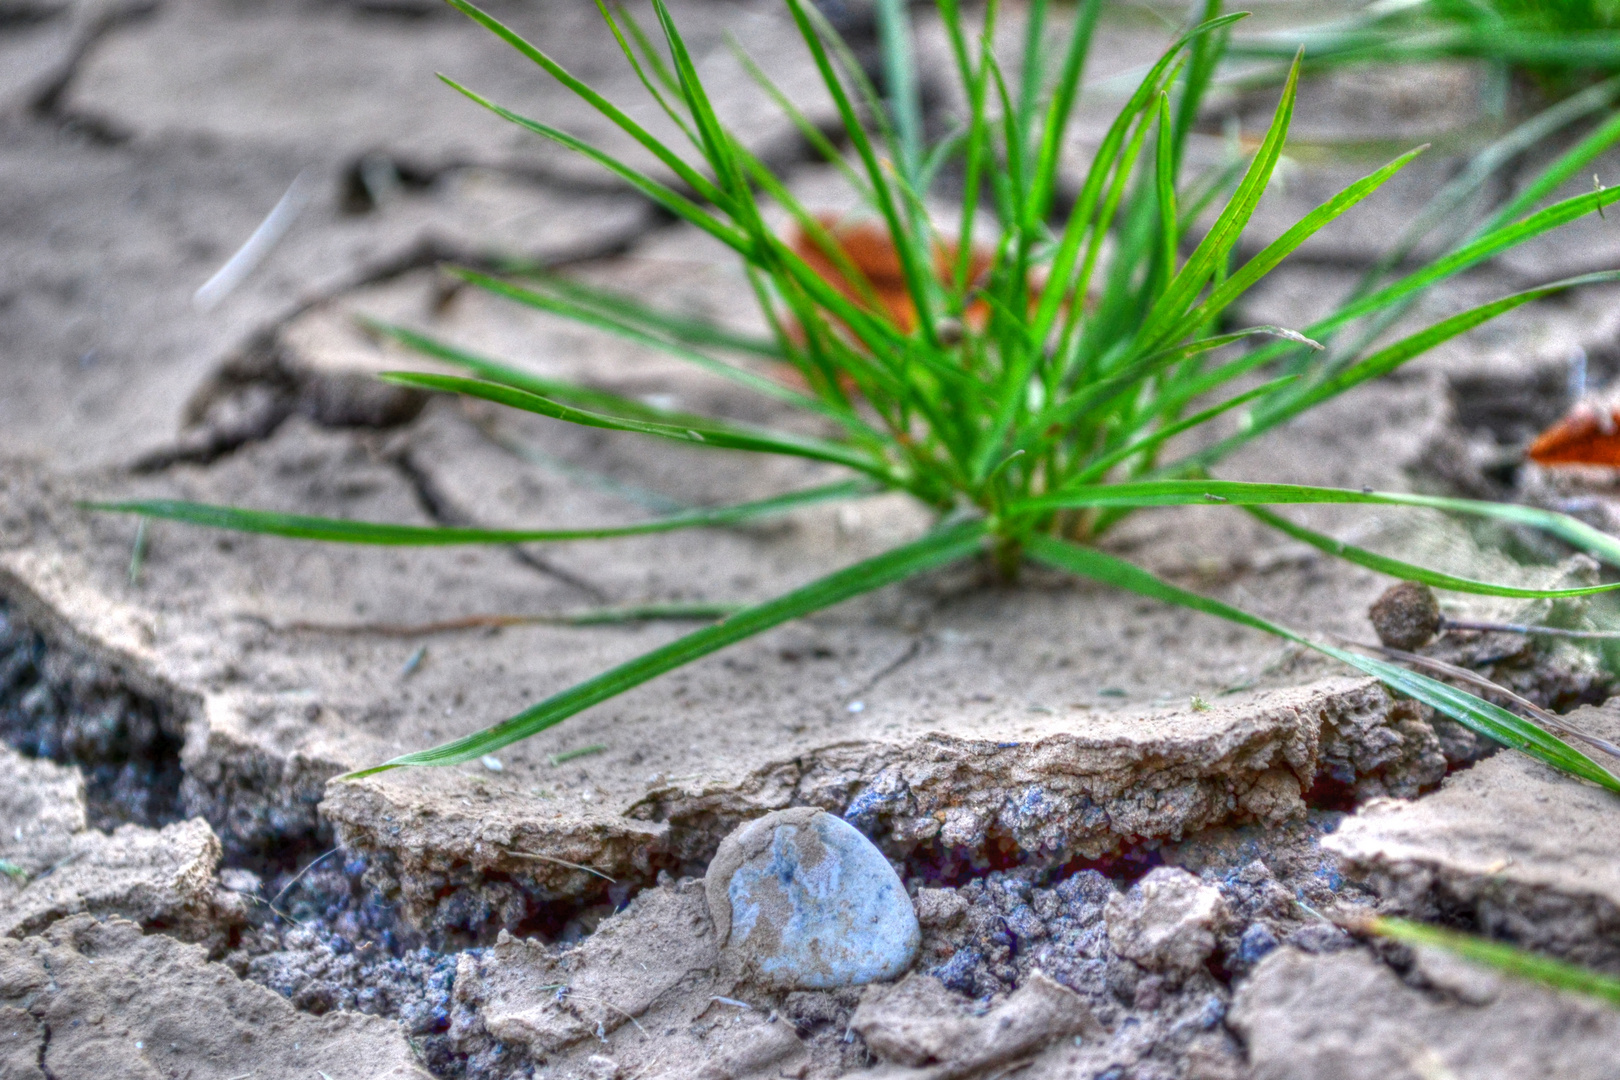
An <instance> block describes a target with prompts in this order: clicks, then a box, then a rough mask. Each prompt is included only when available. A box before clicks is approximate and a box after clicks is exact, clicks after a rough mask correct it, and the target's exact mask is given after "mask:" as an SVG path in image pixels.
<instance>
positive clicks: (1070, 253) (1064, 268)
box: [986, 12, 1248, 342]
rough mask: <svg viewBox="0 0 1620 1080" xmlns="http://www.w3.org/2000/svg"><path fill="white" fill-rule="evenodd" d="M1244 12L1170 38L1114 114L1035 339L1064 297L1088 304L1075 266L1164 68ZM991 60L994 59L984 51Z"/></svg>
mask: <svg viewBox="0 0 1620 1080" xmlns="http://www.w3.org/2000/svg"><path fill="white" fill-rule="evenodd" d="M1247 17H1248V16H1247V13H1246V12H1233V13H1232V14H1230V15H1222V16H1221V17H1220V18H1218V19H1210V20H1208V21H1207V22H1203V23H1200V24H1199V25H1198V26H1196V27H1194V28H1193V29H1192V30H1190V31H1189V32H1187V33H1186V34H1184V35H1182V36H1181V37H1180V38H1178V39H1176V41H1174V42H1173V43H1171V45H1170V47H1169V48H1168V49H1166V50H1165V51H1164V54H1163V55H1162V56H1160V57H1159V59H1158V61H1157V62H1156V63H1155V64H1154V65H1153V67H1152V68H1151V69H1150V70H1149V71H1148V73H1147V75H1146V77H1144V78H1143V80H1142V82H1141V84H1140V85H1139V86H1138V87H1137V88H1136V92H1135V93H1133V94H1132V95H1131V98H1130V100H1129V101H1127V102H1126V103H1125V107H1124V108H1123V109H1121V110H1120V112H1119V115H1118V116H1117V117H1115V119H1114V122H1113V124H1112V125H1111V126H1110V127H1109V129H1108V134H1107V135H1105V136H1104V137H1103V141H1102V143H1101V145H1099V146H1098V148H1097V152H1096V153H1095V154H1093V155H1092V159H1091V168H1090V169H1089V170H1088V171H1087V173H1086V180H1085V183H1084V184H1082V185H1081V188H1080V194H1079V196H1078V197H1077V198H1076V199H1075V203H1074V209H1073V211H1072V212H1071V213H1070V214H1069V221H1068V224H1066V225H1065V226H1064V228H1063V236H1062V239H1061V240H1060V241H1059V242H1058V247H1057V250H1056V252H1055V253H1054V254H1053V256H1052V263H1051V270H1050V273H1049V277H1048V283H1047V287H1046V290H1045V291H1044V292H1043V293H1042V294H1041V302H1040V304H1039V305H1038V307H1037V308H1036V310H1035V315H1034V317H1033V318H1032V319H1031V320H1030V324H1031V327H1032V329H1031V331H1030V336H1031V337H1032V338H1033V339H1034V340H1036V341H1043V342H1044V341H1045V340H1046V338H1047V335H1049V334H1050V333H1051V332H1052V326H1053V324H1054V323H1056V321H1057V318H1058V315H1059V314H1060V313H1061V312H1062V310H1063V305H1064V302H1065V301H1066V300H1070V301H1072V304H1073V306H1074V308H1075V309H1076V310H1078V309H1079V308H1081V307H1083V306H1084V303H1085V297H1084V295H1080V294H1077V293H1076V292H1075V291H1074V290H1075V283H1074V280H1073V277H1074V273H1075V269H1076V266H1077V264H1078V262H1079V259H1080V245H1081V244H1082V243H1084V241H1085V238H1086V235H1087V234H1088V233H1089V232H1090V231H1091V229H1092V228H1093V226H1094V225H1095V224H1096V222H1095V215H1096V212H1097V207H1098V203H1099V201H1100V200H1101V199H1102V197H1103V192H1104V188H1105V185H1106V183H1107V180H1108V176H1109V174H1110V172H1111V171H1112V170H1113V168H1114V166H1115V165H1116V164H1117V162H1118V158H1119V154H1120V153H1121V151H1122V150H1123V148H1124V145H1125V138H1126V133H1127V132H1128V131H1129V130H1130V126H1131V124H1132V123H1134V122H1135V120H1136V118H1137V116H1138V115H1139V114H1140V113H1141V112H1142V111H1143V110H1144V109H1146V108H1148V106H1149V103H1150V102H1152V101H1153V98H1154V95H1156V94H1157V93H1158V92H1159V90H1160V89H1161V87H1162V84H1163V80H1164V74H1165V72H1166V71H1167V70H1168V69H1169V67H1170V65H1171V64H1172V63H1174V62H1175V59H1176V56H1177V54H1179V53H1180V52H1181V50H1182V49H1184V48H1186V46H1187V45H1188V44H1189V43H1190V42H1192V41H1194V40H1195V39H1196V38H1198V36H1199V35H1201V34H1208V33H1213V32H1214V31H1216V30H1219V29H1221V28H1223V27H1226V26H1230V25H1231V24H1232V23H1235V22H1237V21H1238V20H1239V19H1243V18H1247ZM986 59H987V61H988V60H989V59H991V58H990V57H988V56H987V57H986Z"/></svg>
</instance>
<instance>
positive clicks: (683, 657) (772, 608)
mask: <svg viewBox="0 0 1620 1080" xmlns="http://www.w3.org/2000/svg"><path fill="white" fill-rule="evenodd" d="M984 535H985V529H984V525H983V523H982V522H976V521H975V522H966V523H963V524H959V525H954V526H949V527H946V528H942V529H940V530H937V531H935V532H933V533H930V534H929V535H928V536H925V537H923V538H922V539H921V540H917V541H914V542H913V543H910V544H906V545H904V546H902V547H898V548H895V549H893V550H892V551H889V552H887V553H885V554H883V555H879V556H877V557H875V558H872V559H867V560H865V561H864V562H859V563H856V564H855V565H854V566H851V567H848V568H847V569H844V570H839V571H837V572H836V573H833V574H829V575H828V576H826V577H824V578H821V579H820V580H818V581H815V582H812V583H811V584H809V585H805V586H803V587H802V588H798V589H795V590H793V591H792V592H790V593H786V594H784V595H782V596H779V597H777V598H776V599H774V600H770V601H767V602H766V603H763V604H759V605H756V606H754V607H751V608H746V609H744V610H742V611H739V612H738V613H736V614H735V615H732V616H731V617H730V618H728V619H726V620H725V621H724V622H721V623H719V624H717V625H715V626H707V627H704V628H703V629H701V630H697V631H694V632H693V633H691V634H687V635H686V636H685V637H682V638H678V639H677V640H675V641H672V642H670V643H669V644H668V645H665V646H663V647H661V648H658V649H654V650H652V651H651V652H648V653H645V654H643V655H642V656H639V657H637V658H636V659H634V660H631V661H630V662H628V663H625V664H620V665H619V666H618V667H615V668H613V669H611V670H609V671H605V672H603V673H602V674H600V675H598V676H596V677H595V678H592V679H588V680H586V681H585V682H582V683H579V684H578V685H576V686H574V687H572V688H571V689H568V690H565V691H563V692H562V693H560V694H557V695H555V696H553V697H550V698H547V699H546V700H545V701H542V702H540V703H539V704H537V705H534V706H532V707H530V708H528V709H525V710H524V711H523V712H521V713H518V714H517V715H516V716H513V717H511V718H510V719H507V720H504V721H502V722H501V723H499V724H495V725H494V726H492V727H488V728H485V729H484V730H482V731H479V732H475V733H474V734H472V735H467V736H465V737H463V738H460V739H456V740H454V741H452V742H447V743H445V744H443V745H442V746H436V747H434V748H433V749H431V750H423V751H419V752H417V753H414V754H405V755H403V756H401V757H397V758H394V759H393V760H392V761H388V762H384V763H383V764H382V765H378V766H375V767H373V768H370V769H361V770H357V771H356V772H352V773H349V774H348V775H347V777H346V779H355V778H358V777H361V776H368V775H370V774H372V773H376V772H381V771H383V770H385V769H394V768H399V767H400V766H404V765H455V764H457V763H459V762H463V761H472V760H474V759H476V758H479V757H482V756H483V755H485V754H488V753H492V752H494V751H496V750H499V749H500V748H501V747H503V746H509V745H511V744H512V743H514V742H517V741H518V740H519V739H525V738H528V737H529V736H530V735H533V734H535V733H536V732H540V731H544V730H545V729H546V728H549V727H552V726H554V725H556V724H559V723H561V722H562V721H564V720H566V719H568V718H569V717H570V716H573V715H575V714H576V713H579V712H583V711H584V710H585V709H588V708H590V707H591V706H592V705H596V704H598V703H600V702H603V701H606V700H608V699H609V698H612V697H616V696H618V695H619V694H622V693H624V692H625V691H626V690H629V689H631V688H632V687H635V686H639V685H641V684H642V683H644V682H647V681H648V680H649V679H653V678H656V677H657V676H659V675H662V674H664V673H665V672H667V671H672V670H674V669H675V668H678V667H681V666H683V665H685V664H689V663H691V662H692V661H694V660H697V659H699V658H700V657H703V656H707V655H708V654H709V653H712V652H716V651H718V650H720V649H723V648H725V647H726V646H728V645H734V644H736V643H737V642H739V641H743V640H745V639H747V638H750V637H753V636H754V635H755V634H759V633H762V632H764V631H766V630H769V629H771V628H772V627H774V626H779V625H781V624H782V623H784V622H788V621H789V620H791V619H797V618H799V617H801V616H804V615H808V614H811V613H812V612H816V611H821V610H823V609H825V608H829V607H832V606H833V605H834V604H838V603H841V602H843V601H845V600H849V599H851V598H853V597H856V596H859V595H861V594H862V593H867V592H871V591H872V590H874V589H879V588H882V587H883V586H885V585H891V584H893V583H895V582H897V581H902V580H904V579H905V578H908V577H913V576H915V575H917V574H920V573H923V572H925V571H927V570H932V569H934V568H936V567H940V566H944V565H946V564H948V563H952V562H955V561H956V560H957V559H961V558H964V557H965V556H967V555H970V554H972V553H973V552H974V551H976V550H977V549H978V548H979V546H980V545H981V543H982V542H983V539H984Z"/></svg>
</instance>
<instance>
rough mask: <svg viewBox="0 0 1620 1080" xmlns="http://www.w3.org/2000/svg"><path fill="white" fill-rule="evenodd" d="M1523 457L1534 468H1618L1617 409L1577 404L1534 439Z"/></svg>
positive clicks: (1619, 423) (1619, 425) (1619, 435)
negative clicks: (1530, 462) (1574, 466)
mask: <svg viewBox="0 0 1620 1080" xmlns="http://www.w3.org/2000/svg"><path fill="white" fill-rule="evenodd" d="M1526 456H1527V457H1529V459H1530V460H1531V461H1534V462H1535V463H1537V464H1538V465H1606V466H1609V467H1610V468H1620V409H1616V408H1615V407H1613V406H1610V405H1595V404H1592V403H1590V402H1581V403H1580V404H1579V405H1576V406H1575V407H1574V408H1573V409H1571V410H1570V411H1569V413H1568V415H1566V416H1565V417H1564V418H1563V419H1562V420H1560V421H1558V423H1556V424H1554V425H1553V426H1552V427H1550V428H1548V429H1547V430H1546V431H1543V432H1542V433H1541V434H1540V435H1538V436H1536V441H1535V442H1533V443H1531V444H1530V449H1529V450H1528V451H1526Z"/></svg>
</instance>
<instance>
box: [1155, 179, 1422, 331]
mask: <svg viewBox="0 0 1620 1080" xmlns="http://www.w3.org/2000/svg"><path fill="white" fill-rule="evenodd" d="M1423 150H1424V148H1423V147H1418V148H1417V149H1415V150H1411V151H1408V152H1407V153H1405V154H1402V155H1401V156H1400V157H1398V158H1396V159H1395V160H1394V161H1392V162H1390V163H1389V164H1388V165H1385V166H1384V167H1383V168H1382V169H1379V170H1378V171H1377V172H1374V173H1371V174H1369V175H1367V176H1364V177H1362V178H1361V179H1360V180H1357V181H1356V182H1355V183H1353V184H1351V185H1350V186H1349V187H1347V188H1345V189H1344V190H1343V191H1341V192H1339V193H1338V194H1337V195H1335V196H1333V198H1331V199H1329V200H1328V201H1327V202H1325V203H1323V204H1322V205H1320V206H1318V207H1317V208H1316V209H1314V210H1312V211H1311V212H1310V213H1309V214H1306V215H1305V216H1304V217H1302V218H1300V219H1299V220H1298V221H1296V222H1295V223H1294V224H1293V225H1291V226H1290V227H1289V228H1288V229H1287V230H1286V231H1285V232H1284V233H1283V234H1282V235H1281V236H1279V237H1277V239H1275V240H1273V241H1272V242H1271V243H1269V244H1267V245H1266V246H1265V247H1264V248H1262V249H1261V250H1260V252H1259V253H1257V254H1256V255H1255V256H1254V257H1253V258H1251V259H1249V260H1248V261H1247V262H1245V263H1244V264H1243V265H1242V266H1241V267H1239V268H1238V271H1237V272H1236V273H1235V274H1233V275H1232V276H1231V277H1229V278H1227V279H1226V280H1225V281H1224V282H1222V283H1221V284H1220V285H1219V286H1218V287H1217V288H1215V289H1212V290H1211V291H1210V294H1209V296H1208V297H1207V298H1206V299H1205V300H1204V302H1203V303H1201V304H1199V305H1198V306H1197V307H1195V308H1193V309H1192V310H1191V311H1189V312H1188V313H1187V314H1186V315H1185V316H1183V317H1182V319H1181V320H1180V322H1178V323H1177V324H1176V326H1175V329H1173V330H1172V331H1171V332H1170V334H1169V335H1168V336H1169V338H1170V339H1171V340H1175V339H1176V338H1179V337H1184V336H1186V335H1187V334H1189V333H1192V332H1193V330H1194V329H1195V328H1197V327H1199V326H1202V325H1203V324H1204V323H1206V322H1208V321H1209V320H1210V319H1212V318H1214V317H1215V316H1217V315H1219V314H1220V313H1221V312H1223V311H1225V310H1226V308H1227V307H1228V306H1229V305H1230V304H1231V303H1232V302H1233V301H1235V300H1236V299H1237V298H1238V297H1240V296H1242V295H1244V294H1245V293H1247V292H1248V291H1249V290H1250V289H1252V288H1254V286H1255V285H1256V284H1257V283H1258V282H1259V281H1260V279H1261V278H1263V277H1265V276H1266V275H1267V274H1269V273H1270V272H1271V271H1272V270H1274V269H1276V267H1277V264H1279V263H1281V262H1282V261H1283V260H1284V259H1286V258H1287V257H1288V256H1289V255H1291V254H1293V253H1294V251H1295V250H1296V249H1298V248H1299V246H1300V245H1301V244H1303V243H1304V242H1305V241H1307V240H1309V239H1310V238H1311V237H1312V236H1314V235H1316V233H1318V232H1320V231H1321V230H1322V229H1323V228H1324V227H1326V226H1327V225H1328V224H1329V223H1330V222H1332V221H1334V220H1336V219H1337V218H1339V217H1340V216H1341V215H1343V214H1344V213H1345V211H1347V210H1349V209H1350V208H1351V207H1353V206H1355V205H1356V204H1357V203H1359V202H1361V201H1362V200H1363V199H1365V198H1367V196H1369V195H1371V194H1372V193H1373V192H1375V191H1377V190H1378V189H1379V188H1381V187H1383V186H1384V184H1385V183H1386V182H1387V181H1388V180H1389V179H1390V178H1391V177H1393V176H1394V175H1395V174H1396V173H1398V172H1400V171H1401V170H1402V169H1404V168H1405V167H1406V166H1407V165H1408V164H1410V163H1411V161H1412V159H1413V158H1415V157H1417V156H1418V155H1419V154H1421V153H1423Z"/></svg>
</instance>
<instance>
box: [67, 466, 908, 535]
mask: <svg viewBox="0 0 1620 1080" xmlns="http://www.w3.org/2000/svg"><path fill="white" fill-rule="evenodd" d="M876 490H877V489H876V488H874V487H873V486H872V485H870V484H867V483H863V482H861V481H843V482H840V483H836V484H825V485H822V486H821V487H814V488H806V489H805V490H803V491H794V492H790V493H788V494H786V495H777V496H774V497H772V498H769V499H760V500H758V501H756V502H747V503H738V504H737V505H736V506H721V507H716V508H714V509H706V510H689V511H686V512H683V513H679V514H671V515H669V516H668V517H662V518H654V519H653V520H652V521H643V522H640V523H638V524H635V525H610V526H601V527H596V528H580V529H467V528H455V527H450V526H424V525H391V524H388V523H386V522H374V521H348V520H345V519H342V518H323V517H312V516H309V515H305V514H278V513H275V512H272V511H268V510H246V509H242V508H240V507H234V506H213V505H210V504H207V503H194V502H184V501H181V500H178V499H145V500H140V501H136V502H87V503H80V504H79V505H80V506H81V507H82V508H84V509H86V510H99V511H103V512H106V513H115V514H143V515H145V516H147V517H155V518H162V519H164V520H166V521H181V522H185V523H186V524H188V525H200V526H202V527H204V528H209V529H230V530H233V531H235V532H246V533H258V534H261V535H264V536H281V537H286V538H288V539H292V540H321V541H325V542H327V543H333V544H373V545H379V546H384V547H446V546H452V545H459V544H532V543H549V542H553V541H562V540H607V539H612V538H614V537H619V536H645V535H647V534H649V533H661V532H673V531H675V530H677V529H696V528H707V527H713V526H718V525H737V524H740V523H742V522H745V521H752V520H754V519H756V518H762V517H772V516H774V515H777V514H785V513H787V512H789V511H791V510H796V509H799V508H800V507H804V506H811V505H814V504H816V503H822V502H827V501H829V500H833V499H852V498H858V497H860V496H862V495H869V494H871V493H873V492H874V491H876Z"/></svg>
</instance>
